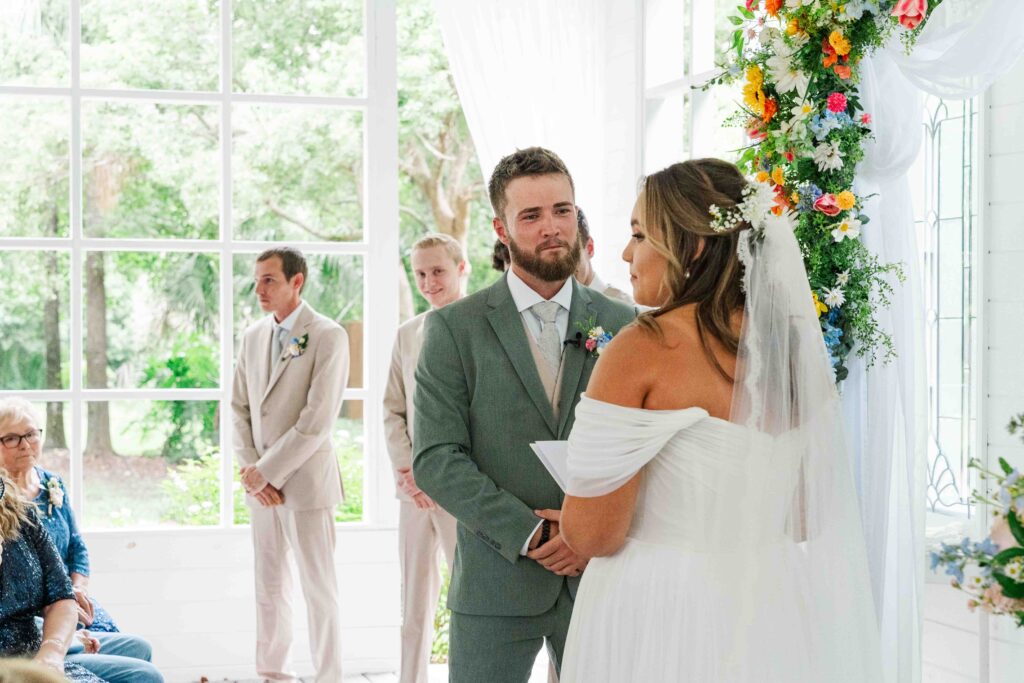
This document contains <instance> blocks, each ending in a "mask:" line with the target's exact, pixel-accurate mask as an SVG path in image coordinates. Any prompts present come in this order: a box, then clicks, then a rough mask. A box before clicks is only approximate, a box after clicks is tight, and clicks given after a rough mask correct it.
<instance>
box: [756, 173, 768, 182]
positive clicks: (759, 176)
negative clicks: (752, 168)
mask: <svg viewBox="0 0 1024 683" xmlns="http://www.w3.org/2000/svg"><path fill="white" fill-rule="evenodd" d="M754 177H755V178H756V179H757V182H759V183H766V182H768V172H767V171H758V172H757V175H756V176H754Z"/></svg>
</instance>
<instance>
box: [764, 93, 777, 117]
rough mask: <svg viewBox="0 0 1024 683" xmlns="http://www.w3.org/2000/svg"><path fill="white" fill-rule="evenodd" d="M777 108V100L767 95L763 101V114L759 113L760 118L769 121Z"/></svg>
mask: <svg viewBox="0 0 1024 683" xmlns="http://www.w3.org/2000/svg"><path fill="white" fill-rule="evenodd" d="M778 110H779V104H778V102H776V101H775V100H773V99H772V98H770V97H769V98H768V99H766V100H765V101H764V114H762V115H761V118H762V119H763V120H764V122H765V123H768V122H769V121H771V120H772V117H773V116H775V112H777V111H778Z"/></svg>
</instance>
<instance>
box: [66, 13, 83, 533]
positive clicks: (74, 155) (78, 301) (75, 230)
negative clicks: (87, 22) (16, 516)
mask: <svg viewBox="0 0 1024 683" xmlns="http://www.w3.org/2000/svg"><path fill="white" fill-rule="evenodd" d="M68 33H69V39H70V40H71V50H70V55H71V65H70V66H71V121H70V125H71V149H70V154H71V159H70V164H69V169H70V182H69V183H68V186H69V188H70V190H69V191H70V192H71V197H70V198H69V206H70V208H71V217H70V222H71V225H70V229H71V259H70V276H71V302H70V306H69V307H68V308H69V310H70V312H71V326H70V331H69V335H70V339H69V340H68V342H69V350H68V353H69V360H70V361H71V429H70V432H71V440H70V443H69V444H68V445H69V448H70V449H71V452H70V454H69V457H68V461H69V462H68V468H69V476H70V478H71V508H72V509H73V510H74V511H75V512H76V513H77V514H78V517H79V519H83V518H84V514H85V508H84V501H85V492H84V490H83V488H82V486H83V476H82V450H83V448H84V443H83V440H82V437H83V434H82V431H83V425H84V424H85V421H84V419H83V417H84V411H85V402H84V399H83V398H82V339H83V337H82V306H83V304H84V301H83V297H82V264H83V263H84V260H85V252H84V250H83V248H82V97H81V53H82V50H81V47H82V14H81V2H80V0H71V7H70V29H69V31H68Z"/></svg>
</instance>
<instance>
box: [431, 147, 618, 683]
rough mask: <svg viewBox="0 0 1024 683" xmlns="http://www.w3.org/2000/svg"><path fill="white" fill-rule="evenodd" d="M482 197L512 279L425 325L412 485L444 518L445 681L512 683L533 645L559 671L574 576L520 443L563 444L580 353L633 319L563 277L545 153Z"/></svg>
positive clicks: (525, 667)
mask: <svg viewBox="0 0 1024 683" xmlns="http://www.w3.org/2000/svg"><path fill="white" fill-rule="evenodd" d="M488 189H489V192H490V198H491V204H492V205H493V207H494V213H495V217H494V231H495V232H496V233H497V235H498V239H500V240H501V241H502V242H503V243H504V244H506V245H507V246H508V248H509V252H510V254H511V261H512V262H511V267H510V269H509V271H508V272H507V274H506V276H505V277H503V278H502V279H500V280H499V281H498V282H497V283H495V284H494V285H492V286H491V287H489V288H487V289H485V290H483V291H481V292H478V293H476V294H474V295H472V296H470V297H467V298H465V299H463V300H461V301H457V302H455V303H453V304H449V305H448V306H446V307H444V308H442V309H438V310H436V311H434V312H432V313H430V314H429V315H428V316H427V318H426V322H425V325H424V333H423V336H424V341H423V349H422V351H421V353H420V359H419V365H418V366H417V369H416V383H417V388H416V394H415V399H414V404H415V410H416V417H415V425H414V426H415V430H414V444H413V450H414V454H415V455H414V458H415V459H414V461H413V472H414V476H415V478H416V484H417V485H418V486H419V487H420V489H422V490H423V491H424V492H426V494H427V495H429V496H430V497H431V498H433V499H434V500H435V501H436V502H437V503H438V505H440V506H441V507H443V508H444V509H445V510H448V511H449V512H451V513H452V515H454V516H455V518H456V519H457V520H458V543H457V545H456V551H455V569H454V572H453V575H452V582H451V586H450V588H449V591H448V606H449V607H450V608H451V610H452V619H451V640H450V650H449V672H450V673H449V680H450V681H452V682H453V683H479V682H480V681H488V683H501V682H504V681H508V682H509V683H524V682H525V681H527V680H528V679H529V677H530V670H531V669H532V667H533V661H534V658H535V657H536V656H537V652H538V651H539V650H540V648H541V646H542V645H543V644H544V643H545V641H546V643H547V647H548V653H549V655H550V658H551V660H552V661H553V662H554V663H555V665H556V667H557V666H559V664H560V662H561V657H562V650H563V648H564V646H565V638H566V632H567V630H568V628H569V619H570V617H571V615H572V604H573V600H574V597H575V594H576V587H577V585H578V584H579V578H578V577H579V575H580V573H581V572H582V571H583V569H584V568H585V566H586V560H585V558H582V557H580V556H577V555H576V554H575V553H573V552H572V550H570V549H569V547H568V546H567V545H566V544H565V543H564V542H563V540H562V537H561V536H560V535H559V532H558V512H557V510H559V509H560V508H561V505H562V497H563V494H562V491H561V490H560V489H559V488H558V485H557V484H556V483H555V481H554V479H552V477H551V476H550V475H549V474H548V473H547V470H545V469H544V466H543V465H542V464H541V462H540V461H539V460H538V459H537V457H536V456H535V455H534V454H533V452H532V451H531V450H530V446H529V444H530V443H531V442H533V441H545V440H553V439H566V438H567V437H568V435H569V431H570V430H571V429H572V424H573V411H574V409H575V407H576V403H577V402H578V401H579V396H580V393H581V392H582V391H583V389H584V388H585V387H586V386H587V381H588V380H589V379H590V374H591V372H592V371H593V369H594V364H595V363H596V362H597V359H596V357H595V356H594V355H592V354H591V353H590V352H588V351H587V349H586V348H585V346H584V345H583V344H582V343H581V341H582V340H585V338H586V336H587V332H588V331H589V330H590V329H591V328H592V327H596V326H601V327H603V328H604V329H605V330H606V331H608V332H611V333H615V332H617V331H618V330H619V328H620V327H622V326H624V325H626V324H628V323H629V322H630V321H632V320H633V318H634V317H635V314H636V312H635V310H634V309H632V308H630V307H628V306H626V305H624V304H621V303H619V302H616V301H612V300H610V299H607V298H606V297H604V296H602V295H601V294H598V293H597V292H594V291H591V290H589V289H587V288H585V287H583V286H581V285H579V284H578V283H577V282H576V281H575V279H574V278H573V277H572V274H573V271H575V269H576V266H577V264H578V262H579V254H580V246H579V240H578V239H577V233H576V231H577V228H576V210H575V196H574V193H575V191H574V187H573V182H572V178H571V177H570V176H569V171H568V170H567V169H566V167H565V164H563V163H562V160H561V159H559V158H558V156H556V155H555V154H554V153H553V152H550V151H548V150H546V149H542V148H540V147H532V148H529V149H524V150H519V151H517V152H515V153H514V154H511V155H509V156H507V157H505V158H504V159H502V160H501V161H499V162H498V165H497V167H496V168H495V169H494V173H493V174H492V175H491V180H490V183H489V187H488ZM538 512H543V514H544V516H545V517H546V519H542V518H541V517H540V516H539V515H538Z"/></svg>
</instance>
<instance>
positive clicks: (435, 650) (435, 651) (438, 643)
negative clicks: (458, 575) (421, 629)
mask: <svg viewBox="0 0 1024 683" xmlns="http://www.w3.org/2000/svg"><path fill="white" fill-rule="evenodd" d="M450 583H451V576H449V575H448V564H447V563H446V562H445V563H442V565H441V596H440V598H439V599H438V601H437V609H436V610H435V611H434V642H433V643H431V646H430V661H432V662H435V663H437V664H445V663H447V662H448V639H449V636H450V635H451V624H452V611H451V610H450V609H448V585H449V584H450Z"/></svg>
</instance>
